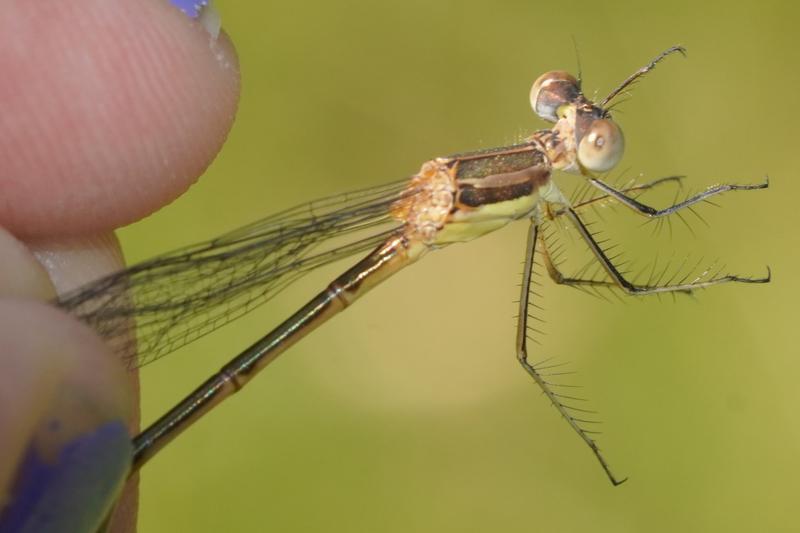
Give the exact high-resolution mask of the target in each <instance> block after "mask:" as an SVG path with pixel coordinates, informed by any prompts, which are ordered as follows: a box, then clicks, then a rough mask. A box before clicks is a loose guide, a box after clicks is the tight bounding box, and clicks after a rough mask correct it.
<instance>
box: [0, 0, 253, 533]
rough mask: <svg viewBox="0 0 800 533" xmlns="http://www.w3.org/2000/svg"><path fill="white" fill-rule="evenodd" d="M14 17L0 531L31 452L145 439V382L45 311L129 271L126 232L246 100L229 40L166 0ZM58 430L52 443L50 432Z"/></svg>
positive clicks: (94, 0) (3, 250)
mask: <svg viewBox="0 0 800 533" xmlns="http://www.w3.org/2000/svg"><path fill="white" fill-rule="evenodd" d="M3 9H4V13H3V16H2V17H0V79H1V80H2V81H0V106H1V107H0V530H2V528H3V521H2V520H3V516H4V512H6V511H8V509H9V508H11V507H13V505H14V504H15V502H16V501H18V500H19V498H18V490H19V487H20V479H19V478H20V464H21V463H22V462H23V461H24V458H25V457H26V455H29V454H30V451H31V450H36V451H37V452H40V453H41V454H42V455H43V456H44V457H45V458H48V457H54V456H58V455H59V451H60V450H61V449H62V448H65V447H68V446H69V443H70V442H73V440H74V439H80V438H82V437H81V436H82V435H84V434H86V432H91V431H92V430H93V428H97V427H104V424H106V423H107V422H114V421H120V422H124V424H125V425H126V426H127V428H128V430H127V431H128V432H130V433H135V431H136V429H137V427H138V409H137V405H138V394H137V392H136V378H135V375H133V374H131V373H129V372H127V371H125V370H124V369H123V368H122V364H121V363H120V362H119V361H117V360H116V359H115V358H114V356H113V354H111V353H110V352H109V351H108V350H107V349H106V347H105V346H104V345H103V343H102V341H101V340H100V339H98V338H97V337H96V336H95V335H94V333H93V332H92V331H91V330H89V329H88V328H86V327H85V326H83V325H82V324H80V323H78V322H77V321H75V320H74V319H73V318H71V317H69V316H67V315H66V314H64V313H62V312H60V311H59V310H57V309H55V308H53V307H52V306H51V305H48V303H47V302H48V301H49V300H51V299H52V298H53V297H54V296H55V295H56V294H58V293H60V292H63V291H65V290H68V289H71V288H75V287H77V286H79V285H81V284H82V283H84V282H87V281H89V280H92V279H95V278H97V277H98V276H101V275H103V274H106V273H108V272H112V271H114V270H117V269H119V268H120V267H122V266H123V260H122V254H121V252H120V249H119V245H118V243H117V241H116V239H115V237H114V236H113V231H114V230H115V229H116V228H118V227H120V226H124V225H126V224H129V223H131V222H134V221H136V220H138V219H140V218H142V217H144V216H147V215H148V214H150V213H152V212H154V211H156V210H158V209H159V208H161V207H163V206H164V205H166V204H168V203H169V202H171V201H172V200H174V199H175V198H176V197H178V196H179V195H180V194H182V193H183V192H184V191H185V190H186V189H187V188H188V187H189V186H190V185H191V184H192V183H193V182H194V181H195V180H196V179H197V177H198V176H199V175H200V174H201V173H202V172H203V171H204V170H205V168H206V167H207V166H208V165H209V164H210V162H211V161H212V160H213V159H214V156H215V155H216V154H217V152H218V151H219V149H220V147H221V146H222V144H223V142H224V140H225V137H226V135H227V132H228V130H229V129H230V127H231V125H232V123H233V119H234V116H235V112H236V106H237V102H238V96H239V72H238V63H237V61H236V56H235V52H234V50H233V47H232V45H231V43H230V42H229V40H228V39H227V37H226V36H225V35H224V33H223V34H220V35H219V36H218V37H213V36H212V35H210V34H209V32H208V31H207V29H206V28H205V27H204V26H203V25H202V24H201V23H200V22H198V20H197V19H192V18H189V17H187V16H185V14H184V13H182V12H181V11H179V10H178V9H176V8H175V7H174V6H173V5H171V4H170V3H169V2H168V1H167V0H137V1H135V2H108V1H107V0H69V1H62V2H30V1H26V0H7V1H6V2H3ZM54 421H56V422H57V424H56V425H58V427H59V432H58V434H57V435H55V436H54V434H53V433H52V432H48V431H45V430H43V427H45V425H47V428H52V427H53V423H54ZM48 424H49V425H48ZM126 437H127V436H126ZM125 442H126V443H127V438H126V439H125ZM120 453H121V454H126V453H129V450H125V449H124V448H123V449H121V451H120ZM126 460H127V461H129V457H123V462H122V463H118V464H127V463H124V461H126ZM107 475H108V476H111V477H113V476H117V477H119V478H120V480H124V478H125V473H124V472H121V473H120V472H116V471H114V472H109V473H107ZM121 484H122V481H120V482H119V483H117V484H116V485H115V486H121ZM112 485H113V483H112ZM39 490H40V491H43V492H47V491H48V487H47V486H44V487H40V488H39ZM112 492H113V491H112ZM37 494H38V493H37ZM105 496H106V497H107V498H108V500H109V501H113V500H114V499H117V495H116V494H113V493H112V494H107V495H105ZM95 497H97V496H95ZM78 507H80V506H78ZM101 507H102V506H101ZM135 514H136V482H135V480H133V481H129V482H128V483H127V485H126V488H125V489H124V493H123V495H122V496H121V497H120V498H119V499H118V504H117V507H116V512H115V515H114V519H113V522H112V525H111V530H112V531H117V532H122V531H134V530H135V527H136V526H135V524H136V521H135Z"/></svg>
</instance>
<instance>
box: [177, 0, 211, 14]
mask: <svg viewBox="0 0 800 533" xmlns="http://www.w3.org/2000/svg"><path fill="white" fill-rule="evenodd" d="M169 1H170V3H171V4H172V5H174V6H175V7H177V8H178V9H180V10H181V11H183V12H184V13H186V14H187V15H189V16H190V17H192V18H193V19H196V18H197V17H199V16H200V12H201V11H202V10H203V8H204V7H206V6H207V5H208V3H209V0H169Z"/></svg>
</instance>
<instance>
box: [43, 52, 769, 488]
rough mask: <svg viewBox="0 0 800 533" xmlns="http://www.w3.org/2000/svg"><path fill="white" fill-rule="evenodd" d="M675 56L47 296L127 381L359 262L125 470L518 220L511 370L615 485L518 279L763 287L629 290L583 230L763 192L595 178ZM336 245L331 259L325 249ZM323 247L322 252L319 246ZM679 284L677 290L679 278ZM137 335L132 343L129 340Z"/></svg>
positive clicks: (577, 88) (699, 278)
mask: <svg viewBox="0 0 800 533" xmlns="http://www.w3.org/2000/svg"><path fill="white" fill-rule="evenodd" d="M675 52H680V53H684V49H683V48H681V47H679V46H675V47H671V48H669V49H667V50H665V51H664V52H662V53H661V54H659V55H658V56H656V57H655V58H654V59H653V60H652V61H650V62H649V63H648V64H647V65H645V66H644V67H642V68H640V69H639V70H637V71H636V72H635V73H633V74H632V75H631V76H629V77H628V78H627V79H625V80H624V81H623V82H622V83H621V84H620V85H619V86H618V87H617V88H616V89H614V90H613V91H611V93H610V94H609V95H608V96H606V97H605V98H604V99H603V100H601V101H600V102H599V103H594V102H592V101H591V100H589V99H588V98H586V97H585V96H584V95H583V93H582V91H581V80H580V76H579V77H578V78H575V77H573V76H572V75H570V74H568V73H566V72H563V71H553V72H547V73H545V74H543V75H542V76H540V77H539V78H538V79H537V80H536V82H535V83H534V84H533V87H532V89H531V93H530V100H531V105H532V107H533V110H534V111H535V112H536V114H537V115H539V117H541V118H542V119H544V120H546V121H548V122H550V123H552V124H553V126H552V128H550V129H543V130H539V131H536V132H535V133H533V134H532V135H531V136H529V137H528V138H526V139H524V140H523V141H522V142H520V143H519V144H515V145H512V146H506V147H501V148H490V149H486V150H481V151H478V152H471V153H464V154H458V155H453V156H449V157H439V158H436V159H433V160H431V161H428V162H426V163H425V164H423V165H422V168H421V169H420V171H419V172H418V173H417V174H415V175H414V176H413V177H412V178H411V179H410V180H403V181H399V182H394V183H390V184H388V185H383V186H379V187H374V188H369V189H363V190H359V191H355V192H352V193H347V194H342V195H337V196H332V197H329V198H324V199H322V200H318V201H315V202H311V203H309V204H304V205H300V206H296V207H293V208H291V209H287V210H286V211H283V212H281V213H278V214H275V215H273V216H270V217H267V218H265V219H263V220H260V221H258V222H255V223H253V224H250V225H248V226H244V227H242V228H239V229H237V230H235V231H232V232H230V233H227V234H225V235H222V236H221V237H218V238H216V239H213V240H210V241H207V242H204V243H200V244H196V245H194V246H189V247H187V248H183V249H180V250H176V251H174V252H172V253H168V254H165V255H162V256H159V257H156V258H154V259H152V260H150V261H146V262H143V263H140V264H137V265H134V266H132V267H130V268H127V269H125V270H122V271H120V272H117V273H114V274H111V275H109V276H106V277H104V278H102V279H100V280H97V281H95V282H93V283H91V284H89V285H87V286H84V287H82V288H80V289H78V290H76V291H74V292H71V293H69V294H65V295H63V296H62V297H60V298H59V300H58V302H57V305H58V306H59V307H61V308H62V309H65V310H67V311H68V312H70V313H72V314H74V315H75V316H77V317H79V318H80V319H81V320H83V321H84V322H86V323H88V324H89V325H91V326H92V327H93V328H94V329H95V330H96V331H97V332H98V333H99V334H100V335H101V336H102V337H104V338H105V339H106V340H107V342H108V343H109V344H110V345H111V347H112V348H113V349H114V350H115V351H116V353H117V354H119V356H120V357H121V358H122V359H123V360H124V361H125V362H126V363H127V364H128V365H129V366H130V367H132V368H135V367H138V366H141V365H143V364H145V363H148V362H151V361H153V360H155V359H157V358H159V357H162V356H164V355H166V354H168V353H170V352H172V351H173V350H175V349H177V348H179V347H181V346H183V345H185V344H187V343H189V342H191V341H193V340H195V339H197V338H198V337H201V336H203V335H205V334H207V333H209V332H211V331H212V330H214V329H216V328H218V327H220V326H222V325H223V324H225V323H227V322H229V321H231V320H234V319H236V318H237V317H239V316H241V315H243V314H245V313H247V312H248V311H250V310H252V309H253V308H254V307H256V306H258V305H260V304H263V303H264V302H266V301H268V300H269V299H270V298H272V297H273V296H275V294H277V293H278V292H279V291H281V290H282V289H284V288H285V287H286V286H287V285H289V284H290V283H292V282H294V281H296V280H297V279H298V278H300V277H301V276H303V275H304V274H306V273H308V272H309V271H311V270H313V269H315V268H317V267H320V266H322V265H325V264H329V263H331V262H333V261H336V260H338V259H341V258H343V257H346V256H350V255H353V254H356V253H363V252H367V251H369V250H371V251H370V252H369V253H368V254H367V255H366V257H365V258H364V259H362V260H360V261H359V262H358V263H356V264H355V266H353V267H352V268H350V269H349V270H347V271H346V272H345V273H344V274H342V275H341V276H339V277H338V278H336V279H335V280H334V281H333V282H332V283H331V284H330V285H328V287H326V288H325V289H324V290H323V291H322V292H321V293H319V294H318V295H317V296H315V297H314V298H313V299H311V301H309V302H308V303H306V304H305V305H304V306H303V307H301V308H300V310H298V311H297V312H296V313H295V314H294V315H292V316H291V317H290V318H288V319H287V320H286V321H285V322H283V323H282V324H281V325H279V326H278V327H277V328H275V329H274V330H273V331H271V332H270V333H268V334H267V335H265V336H264V337H263V338H261V339H260V340H259V341H257V342H256V343H255V344H253V345H252V346H251V347H250V348H248V349H247V350H245V351H244V352H242V353H241V354H240V355H238V356H236V357H235V358H233V359H232V360H231V361H230V362H229V363H228V364H226V365H225V366H224V367H223V368H222V369H221V370H220V371H219V372H218V373H216V374H214V375H213V376H211V377H210V378H209V379H208V380H207V381H206V382H204V383H203V384H202V385H200V386H199V387H198V388H197V389H196V390H195V391H194V392H192V393H191V394H190V395H188V396H187V397H186V398H185V399H184V400H183V401H181V402H180V403H179V404H177V405H176V406H175V407H174V408H173V409H172V410H170V411H169V412H168V413H166V414H165V415H164V416H163V417H161V418H160V419H159V420H158V421H156V422H155V423H154V424H153V425H151V426H150V427H149V428H147V429H146V430H144V431H143V432H142V433H141V434H140V435H138V436H137V437H135V438H134V448H135V457H134V464H133V467H132V471H136V470H137V469H138V468H139V467H141V465H142V464H144V463H145V462H146V461H147V460H148V459H149V458H150V457H152V456H153V455H154V454H155V453H157V451H158V450H159V449H160V448H161V447H163V446H164V445H165V444H166V443H167V442H169V441H171V440H172V439H173V438H175V437H176V436H177V435H178V434H180V433H181V432H182V431H183V430H184V429H185V428H186V427H188V426H189V425H190V424H191V423H192V422H194V421H195V420H197V419H198V418H200V417H201V416H202V415H203V414H205V413H206V412H207V411H209V410H210V409H211V408H212V407H214V406H215V405H216V404H218V403H219V402H221V401H222V400H223V399H225V398H227V397H228V396H230V395H232V394H233V393H235V392H237V391H238V390H240V389H241V388H242V387H243V386H244V385H245V384H247V383H248V382H249V380H250V378H251V377H253V376H254V375H255V374H256V373H257V372H258V371H259V370H261V369H262V368H264V367H265V366H266V365H267V364H269V363H270V362H272V361H273V360H274V359H275V358H276V357H277V356H278V355H279V354H281V353H282V352H283V351H284V350H286V349H287V348H289V347H290V346H291V345H293V344H294V343H295V342H297V341H298V340H300V339H301V338H303V337H304V336H305V335H307V334H308V333H310V332H311V331H312V330H313V329H314V328H316V327H318V326H319V325H321V324H322V323H323V322H325V321H326V320H328V319H329V318H331V317H332V316H333V315H335V314H336V313H338V312H339V311H341V310H343V309H345V308H346V307H347V306H349V305H350V304H352V303H353V302H354V301H355V300H356V299H357V298H359V297H360V296H361V295H363V294H364V293H366V292H367V291H368V290H370V289H371V288H372V287H374V286H375V285H377V284H378V283H380V282H381V281H383V280H384V279H386V278H387V277H389V276H390V275H392V274H394V273H395V272H397V271H398V270H400V269H401V268H403V267H405V266H407V265H409V264H411V263H413V262H415V261H417V260H419V259H420V258H421V257H422V256H424V255H425V254H426V253H427V252H429V251H431V250H434V249H437V248H442V247H444V246H447V245H449V244H452V243H456V242H464V241H469V240H472V239H474V238H476V237H480V236H482V235H484V234H487V233H489V232H491V231H494V230H496V229H498V228H500V227H502V226H505V225H506V224H508V223H509V222H511V221H514V220H517V219H522V218H528V219H529V220H530V222H531V226H530V230H529V232H528V239H527V246H526V250H525V263H524V270H523V280H522V289H521V296H520V301H519V318H518V326H517V336H516V347H517V358H518V360H519V362H520V363H521V365H522V366H523V368H524V369H525V370H526V371H527V372H528V374H530V376H531V377H532V378H533V380H534V381H535V382H536V383H537V385H538V386H539V387H540V388H541V390H542V391H543V392H544V394H545V395H546V396H547V397H548V399H549V400H550V402H552V404H553V405H554V406H555V408H556V409H557V410H558V411H559V413H560V414H561V415H562V416H563V417H564V419H565V420H566V421H567V423H568V424H569V425H570V426H571V427H572V429H573V430H574V431H575V432H576V433H577V434H578V435H579V436H580V438H581V439H583V441H584V442H585V443H586V444H587V445H588V446H589V448H590V449H591V450H592V452H593V453H594V455H595V457H596V458H597V460H598V461H599V462H600V464H601V465H602V467H603V469H604V471H605V472H606V474H607V476H608V478H609V479H610V480H611V482H612V483H614V484H615V485H616V484H619V483H621V482H622V481H624V480H620V479H619V478H617V477H615V476H614V475H613V474H612V472H611V470H610V468H609V466H608V464H607V462H606V460H605V459H604V457H603V456H602V454H601V453H600V451H599V449H598V447H597V445H596V443H595V440H594V439H593V438H592V436H591V432H590V431H588V430H587V429H585V427H584V425H583V423H582V420H581V419H580V417H579V415H578V414H577V412H578V411H579V410H576V409H575V408H573V407H572V406H570V405H569V404H568V400H569V397H568V396H565V395H563V394H561V393H559V392H557V391H556V389H555V387H554V386H553V384H551V383H550V382H548V381H547V378H546V376H545V375H544V373H543V369H544V367H543V366H541V365H537V364H534V363H531V362H529V359H528V345H527V343H528V333H529V330H530V329H531V328H530V326H529V324H528V321H529V319H530V318H531V315H530V313H529V308H531V307H532V306H534V305H535V304H534V303H533V302H532V292H531V290H530V287H531V277H532V275H533V273H534V267H535V265H537V264H538V263H536V262H535V260H534V258H535V257H537V254H538V257H541V259H542V264H543V266H544V267H545V268H546V270H547V272H548V274H549V275H550V277H551V278H552V279H553V281H555V282H556V283H558V284H563V285H571V286H578V287H581V286H583V287H610V288H613V289H618V290H621V291H622V292H624V293H627V294H630V295H647V294H654V293H665V292H684V293H686V292H691V291H693V290H695V289H698V288H703V287H709V286H711V285H717V284H721V283H728V282H739V283H766V282H768V281H769V279H770V277H769V272H768V273H767V275H766V277H743V276H737V275H732V274H726V273H722V272H712V271H711V270H706V271H704V272H702V273H700V274H699V275H696V276H694V277H691V276H690V275H689V274H686V275H684V276H683V278H681V279H671V280H669V281H667V282H665V283H663V284H662V282H661V281H662V280H660V279H654V280H649V281H648V282H647V283H640V284H637V283H635V282H633V281H631V280H629V279H628V278H627V277H626V275H625V274H624V272H623V271H622V270H621V268H620V266H619V264H617V263H615V259H614V257H609V255H608V253H607V249H606V248H604V245H603V243H602V242H599V241H598V239H596V238H595V235H594V234H593V232H592V231H591V230H590V229H589V228H588V225H587V224H586V223H585V222H584V221H583V220H582V218H581V211H582V210H583V209H584V208H585V207H586V206H589V205H593V204H595V203H596V202H601V201H615V202H619V203H620V204H622V205H624V206H626V207H628V208H630V209H632V210H633V211H635V212H636V213H639V214H641V215H643V216H645V217H650V218H657V217H664V216H668V215H670V214H672V213H676V212H678V211H680V210H682V209H692V206H693V205H695V204H698V203H700V202H704V201H708V198H709V197H712V196H715V195H718V194H720V193H723V192H727V191H737V190H755V189H765V188H767V186H768V183H767V182H766V181H765V182H763V183H759V184H754V185H724V184H723V185H717V186H714V187H711V188H709V189H707V190H705V191H704V192H701V193H699V194H697V195H694V196H690V197H688V198H686V199H685V200H683V201H681V202H678V203H675V204H674V205H671V206H669V207H666V208H664V209H654V208H652V207H650V206H648V205H646V204H643V203H641V202H640V201H639V200H637V199H636V197H637V196H638V195H639V193H642V192H643V191H645V190H647V189H651V188H653V187H656V186H658V185H660V184H662V183H665V182H668V181H673V180H675V179H676V178H664V179H661V180H656V181H653V182H650V183H644V184H638V185H636V184H634V185H630V186H626V187H623V188H621V189H618V188H615V187H614V186H612V185H609V184H608V183H606V182H605V181H604V180H603V179H601V177H599V176H601V175H602V174H603V173H606V172H608V171H609V170H611V169H612V168H614V167H615V166H616V165H617V163H618V162H619V160H620V158H621V157H622V153H623V150H624V138H623V135H622V131H621V130H620V128H619V126H618V125H617V124H616V123H615V122H614V121H613V120H612V118H611V109H612V107H613V105H612V103H613V102H614V100H615V98H617V97H618V96H619V95H620V94H621V93H623V92H624V91H626V89H627V88H629V87H630V86H631V85H632V84H633V83H635V82H636V81H637V80H639V79H640V78H641V77H642V76H644V75H645V74H646V73H647V72H649V71H650V70H651V69H653V68H654V67H655V66H656V64H657V63H659V62H660V61H661V60H662V59H664V58H665V57H667V56H668V55H670V54H673V53H675ZM554 171H565V172H570V173H574V174H578V175H581V176H583V177H585V179H586V182H587V184H588V186H591V187H594V188H596V189H597V190H598V191H599V192H598V195H596V196H594V197H592V198H590V199H588V200H584V201H574V202H571V201H570V200H569V199H568V198H567V197H566V196H565V195H564V194H562V192H561V191H560V190H559V188H558V186H557V185H556V183H555V181H554V180H553V179H552V177H553V172H554ZM556 219H560V220H565V221H566V223H568V224H570V225H572V226H573V227H574V228H575V229H576V230H577V232H578V234H579V235H580V237H581V238H582V239H583V240H584V241H585V243H586V244H587V246H588V248H589V250H590V252H591V254H592V256H593V258H594V260H595V261H596V262H597V264H599V265H600V267H601V271H602V272H603V273H604V275H603V279H599V278H598V277H597V276H589V277H581V276H580V275H578V276H566V275H564V274H563V273H562V272H561V271H560V270H559V264H558V261H557V260H555V259H554V257H553V251H552V250H551V249H550V248H549V244H548V242H549V241H548V238H547V235H546V233H545V232H544V231H543V227H544V225H545V224H546V223H547V222H548V221H552V220H556ZM343 237H344V238H347V239H348V240H347V242H346V244H344V245H336V246H332V245H331V244H330V243H331V242H332V241H331V240H332V239H334V238H336V239H339V238H343ZM326 246H327V247H326ZM690 278H691V279H690ZM132 327H135V331H136V333H135V335H131V334H130V329H131V328H132Z"/></svg>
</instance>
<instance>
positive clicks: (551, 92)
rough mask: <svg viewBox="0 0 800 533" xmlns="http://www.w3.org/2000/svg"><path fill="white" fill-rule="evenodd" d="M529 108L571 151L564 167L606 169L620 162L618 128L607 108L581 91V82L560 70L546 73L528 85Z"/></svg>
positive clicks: (622, 141)
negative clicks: (529, 88)
mask: <svg viewBox="0 0 800 533" xmlns="http://www.w3.org/2000/svg"><path fill="white" fill-rule="evenodd" d="M531 107H533V110H534V112H536V114H537V115H539V116H540V117H541V118H543V119H544V120H546V121H548V122H553V123H555V126H553V131H554V132H555V133H557V135H558V136H559V137H560V140H561V141H562V142H563V148H564V149H566V150H569V151H571V152H572V157H569V158H567V161H573V162H577V163H578V165H574V164H572V163H570V164H567V165H566V166H564V167H563V170H568V171H575V172H581V173H582V172H583V170H588V171H591V172H606V171H608V170H611V169H612V168H614V166H616V164H617V163H619V160H620V159H621V158H622V153H623V151H624V150H625V138H624V137H623V136H622V130H621V129H620V127H619V126H618V125H617V124H616V123H615V122H614V121H613V120H611V117H610V115H609V114H608V112H607V111H606V110H604V109H603V108H601V107H600V106H598V105H596V104H595V103H594V102H592V101H590V100H588V99H587V98H586V97H585V96H583V94H582V93H581V89H580V83H579V82H578V80H577V79H576V78H575V77H574V76H572V75H571V74H569V73H567V72H564V71H562V70H554V71H551V72H546V73H544V74H542V75H541V76H539V78H538V79H537V80H536V81H535V82H534V83H533V87H531Z"/></svg>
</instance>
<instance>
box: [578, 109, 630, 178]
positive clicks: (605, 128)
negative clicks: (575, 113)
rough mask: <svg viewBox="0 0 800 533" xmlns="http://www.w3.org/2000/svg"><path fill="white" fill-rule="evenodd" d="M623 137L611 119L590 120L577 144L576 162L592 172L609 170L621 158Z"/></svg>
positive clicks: (623, 144)
mask: <svg viewBox="0 0 800 533" xmlns="http://www.w3.org/2000/svg"><path fill="white" fill-rule="evenodd" d="M624 151H625V138H624V137H623V136H622V130H621V129H620V128H619V126H617V125H616V124H615V123H614V122H613V121H611V120H609V119H606V118H600V119H597V120H595V121H593V122H592V125H591V126H590V127H589V131H588V132H586V134H585V135H584V136H583V138H581V141H580V143H579V144H578V162H580V164H581V165H582V166H584V167H585V168H587V169H589V170H591V171H592V172H605V171H607V170H611V169H612V168H614V167H615V166H616V164H617V163H619V160H620V159H622V153H623V152H624Z"/></svg>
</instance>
